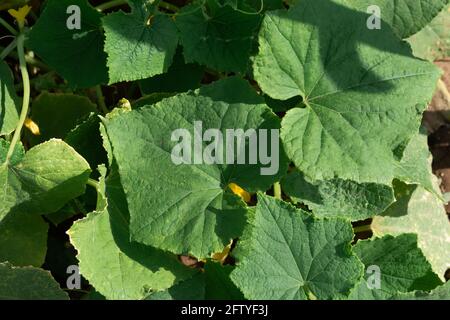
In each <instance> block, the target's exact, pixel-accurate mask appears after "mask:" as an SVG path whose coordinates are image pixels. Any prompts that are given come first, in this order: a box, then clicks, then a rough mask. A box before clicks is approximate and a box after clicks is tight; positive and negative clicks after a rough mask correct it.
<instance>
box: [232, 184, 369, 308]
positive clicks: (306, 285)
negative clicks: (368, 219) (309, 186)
mask: <svg viewBox="0 0 450 320" xmlns="http://www.w3.org/2000/svg"><path fill="white" fill-rule="evenodd" d="M247 232H248V234H247V235H246V236H244V239H245V240H241V241H240V243H238V247H237V250H242V253H243V254H240V253H239V252H238V253H237V258H238V263H237V267H236V269H235V270H234V271H233V272H232V273H231V279H232V281H233V282H234V283H235V284H236V285H237V287H238V288H239V289H241V291H242V292H243V293H244V296H245V297H246V298H247V299H301V300H303V299H316V298H317V299H341V298H345V297H346V296H347V295H348V294H349V291H350V289H351V288H353V287H354V286H355V285H356V283H357V282H358V280H359V279H360V277H361V276H362V272H363V266H362V264H361V263H360V262H359V260H358V258H357V257H356V255H355V254H353V253H352V252H351V247H350V243H351V242H352V239H353V230H352V226H351V224H350V222H348V221H346V220H344V219H339V218H322V219H318V218H315V217H314V216H312V215H309V214H308V213H306V212H304V211H302V210H297V209H295V208H294V207H292V206H291V205H289V204H287V203H286V202H283V201H279V200H276V199H274V198H271V197H268V196H264V195H263V194H262V193H259V194H258V205H257V207H256V213H255V216H254V218H253V220H252V225H251V227H250V228H249V229H247Z"/></svg>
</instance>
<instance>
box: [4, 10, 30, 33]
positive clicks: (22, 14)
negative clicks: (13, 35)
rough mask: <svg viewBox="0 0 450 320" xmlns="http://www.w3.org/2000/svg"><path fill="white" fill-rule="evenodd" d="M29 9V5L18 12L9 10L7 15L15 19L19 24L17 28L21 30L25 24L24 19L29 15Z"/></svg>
mask: <svg viewBox="0 0 450 320" xmlns="http://www.w3.org/2000/svg"><path fill="white" fill-rule="evenodd" d="M30 11H31V7H30V6H29V5H25V6H23V7H21V8H19V10H15V9H9V10H8V13H9V14H10V15H12V16H13V17H14V18H16V20H17V22H18V23H19V26H20V27H21V28H22V27H23V26H24V24H25V18H26V16H27V15H28V14H29V13H30Z"/></svg>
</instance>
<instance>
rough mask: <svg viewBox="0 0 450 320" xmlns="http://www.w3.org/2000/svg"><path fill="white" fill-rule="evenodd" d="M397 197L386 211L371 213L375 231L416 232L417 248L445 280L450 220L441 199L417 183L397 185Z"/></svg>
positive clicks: (449, 252) (449, 255)
mask: <svg viewBox="0 0 450 320" xmlns="http://www.w3.org/2000/svg"><path fill="white" fill-rule="evenodd" d="M434 183H435V184H436V186H437V182H436V181H434ZM396 198H397V202H395V203H394V204H393V205H392V206H390V207H389V208H388V209H387V210H386V212H384V213H383V214H382V215H380V216H376V217H374V219H373V221H372V226H371V227H372V230H373V233H374V235H375V236H378V237H381V236H384V235H387V234H390V235H399V234H402V233H415V234H417V237H418V244H419V248H420V249H421V250H422V252H423V254H424V255H425V257H426V258H427V260H428V261H429V262H430V264H431V266H432V268H433V271H434V272H435V273H436V274H437V275H439V277H440V278H441V280H443V281H444V274H445V272H446V270H447V269H448V268H449V266H450V223H449V221H448V217H447V214H446V212H445V209H444V206H443V204H442V202H441V201H440V200H439V199H438V198H436V196H435V195H434V194H432V193H430V192H428V191H426V190H425V189H423V188H422V187H420V186H405V185H399V186H397V188H396Z"/></svg>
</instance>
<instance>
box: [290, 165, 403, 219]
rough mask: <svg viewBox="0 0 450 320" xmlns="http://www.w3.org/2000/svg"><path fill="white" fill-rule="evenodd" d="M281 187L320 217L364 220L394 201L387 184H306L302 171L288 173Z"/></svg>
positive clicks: (392, 193)
mask: <svg viewBox="0 0 450 320" xmlns="http://www.w3.org/2000/svg"><path fill="white" fill-rule="evenodd" d="M282 186H283V190H284V191H285V192H286V194H288V195H289V196H290V197H291V198H292V199H294V200H295V201H298V202H303V203H304V204H306V205H307V206H308V207H309V208H310V209H311V210H312V211H313V213H314V214H315V215H317V216H319V217H321V216H341V217H346V218H349V219H351V220H352V221H357V220H364V219H367V218H370V217H372V216H374V215H376V214H379V213H381V212H383V211H384V210H386V208H387V207H388V206H389V205H390V204H392V203H393V202H394V192H393V190H392V188H391V187H390V186H387V185H382V184H376V183H356V182H354V181H351V180H342V179H333V180H323V181H309V180H308V179H307V178H306V177H305V176H304V175H303V174H302V173H301V172H293V173H291V174H289V175H288V176H287V177H286V178H285V179H284V180H283V181H282Z"/></svg>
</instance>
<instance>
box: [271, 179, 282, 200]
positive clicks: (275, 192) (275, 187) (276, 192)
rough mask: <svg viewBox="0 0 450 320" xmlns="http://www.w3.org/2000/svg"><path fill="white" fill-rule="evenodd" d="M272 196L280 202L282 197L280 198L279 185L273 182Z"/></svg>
mask: <svg viewBox="0 0 450 320" xmlns="http://www.w3.org/2000/svg"><path fill="white" fill-rule="evenodd" d="M273 195H274V197H275V198H276V199H280V200H282V197H281V185H280V183H279V182H275V183H274V184H273Z"/></svg>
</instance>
